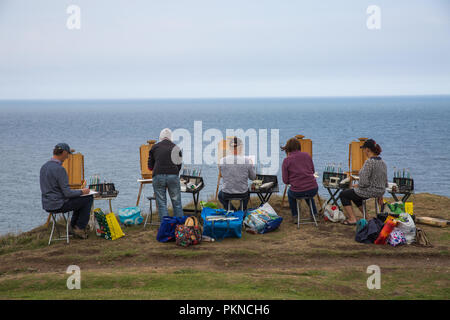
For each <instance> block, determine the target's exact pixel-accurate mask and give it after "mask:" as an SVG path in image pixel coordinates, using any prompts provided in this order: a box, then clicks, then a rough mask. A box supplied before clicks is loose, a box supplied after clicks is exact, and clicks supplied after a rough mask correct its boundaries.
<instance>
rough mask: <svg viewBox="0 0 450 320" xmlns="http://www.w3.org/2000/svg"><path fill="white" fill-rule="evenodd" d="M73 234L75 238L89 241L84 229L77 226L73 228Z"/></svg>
mask: <svg viewBox="0 0 450 320" xmlns="http://www.w3.org/2000/svg"><path fill="white" fill-rule="evenodd" d="M72 233H73V235H74V236H76V237H77V238H80V239H87V234H86V231H85V230H83V229H80V228H78V227H77V226H75V227H73V228H72Z"/></svg>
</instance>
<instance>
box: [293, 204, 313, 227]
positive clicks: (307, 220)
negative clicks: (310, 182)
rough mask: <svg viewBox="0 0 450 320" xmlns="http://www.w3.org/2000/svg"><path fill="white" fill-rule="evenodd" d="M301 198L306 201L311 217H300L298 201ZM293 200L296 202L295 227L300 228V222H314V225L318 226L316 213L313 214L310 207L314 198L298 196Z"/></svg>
mask: <svg viewBox="0 0 450 320" xmlns="http://www.w3.org/2000/svg"><path fill="white" fill-rule="evenodd" d="M301 200H305V201H306V202H307V204H309V205H308V207H309V212H310V214H311V219H300V213H301V210H300V201H301ZM295 201H296V203H297V229H300V225H301V224H309V223H314V224H315V225H316V227H318V224H317V220H316V215H315V214H314V211H313V207H312V202H313V201H314V199H313V198H312V197H300V198H295ZM301 221H305V222H301Z"/></svg>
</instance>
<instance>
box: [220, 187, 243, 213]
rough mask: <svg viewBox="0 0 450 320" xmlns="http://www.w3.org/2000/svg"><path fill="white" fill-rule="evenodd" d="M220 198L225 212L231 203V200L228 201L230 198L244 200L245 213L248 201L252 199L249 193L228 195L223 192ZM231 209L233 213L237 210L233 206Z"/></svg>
mask: <svg viewBox="0 0 450 320" xmlns="http://www.w3.org/2000/svg"><path fill="white" fill-rule="evenodd" d="M218 198H219V201H220V203H221V204H222V205H223V207H224V208H225V210H227V209H228V202H230V200H228V199H229V198H240V199H243V203H242V206H243V208H244V211H245V210H247V205H248V200H249V199H250V196H249V194H248V192H244V193H226V192H223V191H222V190H221V191H220V192H219V195H218ZM230 209H231V210H233V211H236V208H235V207H234V206H233V205H231V208H230Z"/></svg>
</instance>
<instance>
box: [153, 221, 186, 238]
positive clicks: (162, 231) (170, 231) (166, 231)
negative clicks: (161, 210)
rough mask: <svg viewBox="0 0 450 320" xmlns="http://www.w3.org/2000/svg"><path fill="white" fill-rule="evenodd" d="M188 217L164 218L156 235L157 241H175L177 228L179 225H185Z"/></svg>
mask: <svg viewBox="0 0 450 320" xmlns="http://www.w3.org/2000/svg"><path fill="white" fill-rule="evenodd" d="M187 218H188V216H183V217H170V216H165V217H163V219H162V221H161V224H160V226H159V229H158V234H157V235H156V240H158V241H159V242H168V241H174V240H175V228H176V227H177V225H179V224H184V222H185V221H186V219H187Z"/></svg>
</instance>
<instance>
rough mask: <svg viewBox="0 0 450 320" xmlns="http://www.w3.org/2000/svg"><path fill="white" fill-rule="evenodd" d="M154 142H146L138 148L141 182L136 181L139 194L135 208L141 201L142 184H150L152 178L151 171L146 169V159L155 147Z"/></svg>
mask: <svg viewBox="0 0 450 320" xmlns="http://www.w3.org/2000/svg"><path fill="white" fill-rule="evenodd" d="M155 143H156V140H148V141H147V143H146V144H143V145H141V146H140V147H139V159H140V165H141V176H142V180H138V182H139V183H140V186H139V192H138V196H137V201H136V207H137V206H139V201H140V200H141V193H142V188H143V186H144V184H147V183H152V181H151V179H152V177H153V175H152V171H151V170H150V169H149V168H148V157H149V152H150V150H151V148H153V146H154V145H155ZM146 180H147V181H146Z"/></svg>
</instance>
